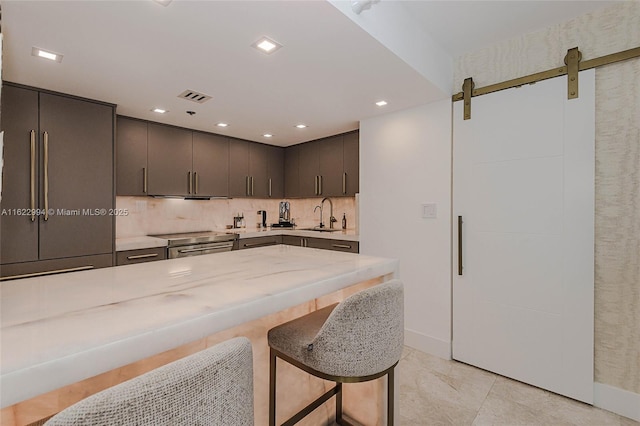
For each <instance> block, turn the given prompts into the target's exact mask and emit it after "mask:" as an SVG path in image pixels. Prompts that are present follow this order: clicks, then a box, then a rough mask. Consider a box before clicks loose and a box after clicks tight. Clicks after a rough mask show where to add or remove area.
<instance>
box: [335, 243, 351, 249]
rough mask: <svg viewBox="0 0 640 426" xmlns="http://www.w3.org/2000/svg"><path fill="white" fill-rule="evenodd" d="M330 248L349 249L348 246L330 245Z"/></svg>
mask: <svg viewBox="0 0 640 426" xmlns="http://www.w3.org/2000/svg"><path fill="white" fill-rule="evenodd" d="M331 247H335V248H341V249H350V248H351V245H349V244H331Z"/></svg>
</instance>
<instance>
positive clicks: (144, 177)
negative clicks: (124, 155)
mask: <svg viewBox="0 0 640 426" xmlns="http://www.w3.org/2000/svg"><path fill="white" fill-rule="evenodd" d="M147 191H149V177H148V175H147V168H146V167H143V168H142V192H143V193H144V194H146V193H147Z"/></svg>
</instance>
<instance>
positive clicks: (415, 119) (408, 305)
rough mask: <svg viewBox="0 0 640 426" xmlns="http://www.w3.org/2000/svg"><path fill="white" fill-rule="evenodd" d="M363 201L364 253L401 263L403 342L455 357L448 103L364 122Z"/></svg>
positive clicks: (361, 167)
mask: <svg viewBox="0 0 640 426" xmlns="http://www.w3.org/2000/svg"><path fill="white" fill-rule="evenodd" d="M359 200H360V204H359V212H360V253H363V254H368V255H375V256H384V257H392V258H397V259H400V278H401V279H402V280H403V281H404V284H405V343H406V344H407V345H408V346H412V347H414V348H417V349H420V350H422V351H425V352H428V353H431V354H434V355H437V356H440V357H443V358H450V357H451V268H450V265H451V225H450V223H451V220H450V216H451V101H450V100H449V99H447V100H443V101H437V102H433V103H430V104H427V105H423V106H419V107H415V108H411V109H408V110H404V111H400V112H396V113H393V114H387V115H384V116H378V117H375V118H370V119H367V120H363V121H361V122H360V196H359ZM422 203H436V204H437V218H435V219H423V218H422V211H421V204H422Z"/></svg>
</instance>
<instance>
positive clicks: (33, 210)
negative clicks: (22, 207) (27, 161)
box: [30, 130, 36, 222]
mask: <svg viewBox="0 0 640 426" xmlns="http://www.w3.org/2000/svg"><path fill="white" fill-rule="evenodd" d="M30 138H31V141H30V142H31V171H30V172H31V188H30V190H31V194H30V195H31V222H35V221H36V131H35V130H32V131H31V132H30Z"/></svg>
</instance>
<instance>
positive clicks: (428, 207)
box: [422, 203, 438, 219]
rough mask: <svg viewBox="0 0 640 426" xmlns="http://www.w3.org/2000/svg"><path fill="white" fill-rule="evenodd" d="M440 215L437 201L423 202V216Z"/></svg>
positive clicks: (424, 217)
mask: <svg viewBox="0 0 640 426" xmlns="http://www.w3.org/2000/svg"><path fill="white" fill-rule="evenodd" d="M437 216H438V206H437V204H436V203H423V204H422V218H423V219H435V218H436V217H437Z"/></svg>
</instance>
